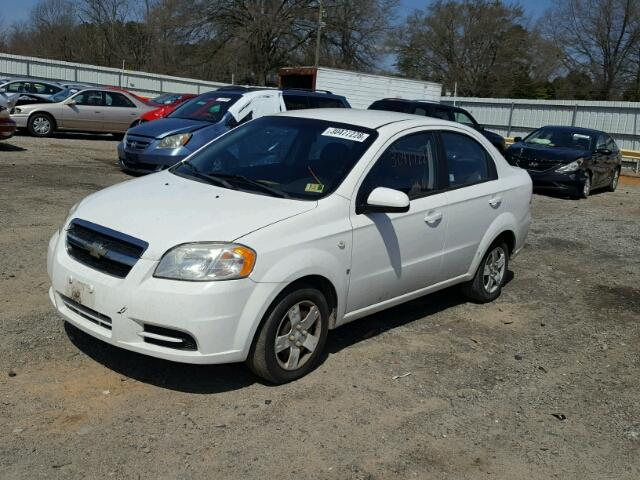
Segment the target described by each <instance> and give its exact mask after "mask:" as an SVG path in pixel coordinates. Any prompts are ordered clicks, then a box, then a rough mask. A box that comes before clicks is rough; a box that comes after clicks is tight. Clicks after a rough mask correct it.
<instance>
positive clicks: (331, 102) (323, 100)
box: [309, 97, 345, 108]
mask: <svg viewBox="0 0 640 480" xmlns="http://www.w3.org/2000/svg"><path fill="white" fill-rule="evenodd" d="M309 105H310V106H311V108H345V106H344V104H343V103H342V102H341V101H340V100H338V99H337V98H330V97H309Z"/></svg>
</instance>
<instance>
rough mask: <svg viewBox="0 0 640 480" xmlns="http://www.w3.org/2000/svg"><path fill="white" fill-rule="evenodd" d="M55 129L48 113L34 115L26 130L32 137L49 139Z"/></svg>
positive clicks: (30, 118)
mask: <svg viewBox="0 0 640 480" xmlns="http://www.w3.org/2000/svg"><path fill="white" fill-rule="evenodd" d="M55 128H56V124H55V121H54V120H53V117H52V116H51V115H49V114H48V113H34V114H33V115H31V116H30V117H29V121H28V122H27V129H28V130H29V133H30V134H31V135H33V136H34V137H42V138H44V137H50V136H51V135H53V132H54V131H55Z"/></svg>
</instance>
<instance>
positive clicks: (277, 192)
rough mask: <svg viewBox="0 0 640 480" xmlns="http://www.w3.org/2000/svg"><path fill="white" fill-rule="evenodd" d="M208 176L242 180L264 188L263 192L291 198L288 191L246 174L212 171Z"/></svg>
mask: <svg viewBox="0 0 640 480" xmlns="http://www.w3.org/2000/svg"><path fill="white" fill-rule="evenodd" d="M207 176H208V177H219V178H221V179H227V180H231V181H240V182H243V183H245V184H246V185H251V186H252V187H256V188H258V189H259V190H262V191H263V192H267V193H269V194H271V195H273V196H274V197H279V198H290V197H289V195H287V194H286V193H284V192H283V191H282V190H278V189H277V188H272V187H270V186H269V185H265V184H264V183H262V182H260V181H258V180H253V179H252V178H247V177H245V176H244V175H238V174H233V173H210V174H207Z"/></svg>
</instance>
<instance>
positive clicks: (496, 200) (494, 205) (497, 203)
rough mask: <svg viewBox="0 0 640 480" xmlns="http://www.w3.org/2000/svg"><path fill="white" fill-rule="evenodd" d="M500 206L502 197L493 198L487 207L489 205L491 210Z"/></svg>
mask: <svg viewBox="0 0 640 480" xmlns="http://www.w3.org/2000/svg"><path fill="white" fill-rule="evenodd" d="M500 204H502V197H493V198H492V199H491V200H489V205H491V207H492V208H498V207H499V206H500Z"/></svg>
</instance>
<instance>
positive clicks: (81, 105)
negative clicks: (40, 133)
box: [57, 90, 104, 132]
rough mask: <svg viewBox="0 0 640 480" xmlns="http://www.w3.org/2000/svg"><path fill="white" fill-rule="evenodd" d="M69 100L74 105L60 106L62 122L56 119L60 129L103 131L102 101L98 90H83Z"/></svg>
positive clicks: (65, 104) (101, 95) (64, 104)
mask: <svg viewBox="0 0 640 480" xmlns="http://www.w3.org/2000/svg"><path fill="white" fill-rule="evenodd" d="M70 100H73V101H74V104H72V105H70V104H67V103H63V105H62V122H60V119H57V120H58V122H59V126H60V127H62V128H67V129H69V130H81V131H85V132H101V131H103V128H104V113H103V104H104V99H103V94H102V92H101V91H100V90H83V91H82V92H80V93H77V94H76V95H74V96H73V97H71V98H70Z"/></svg>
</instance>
